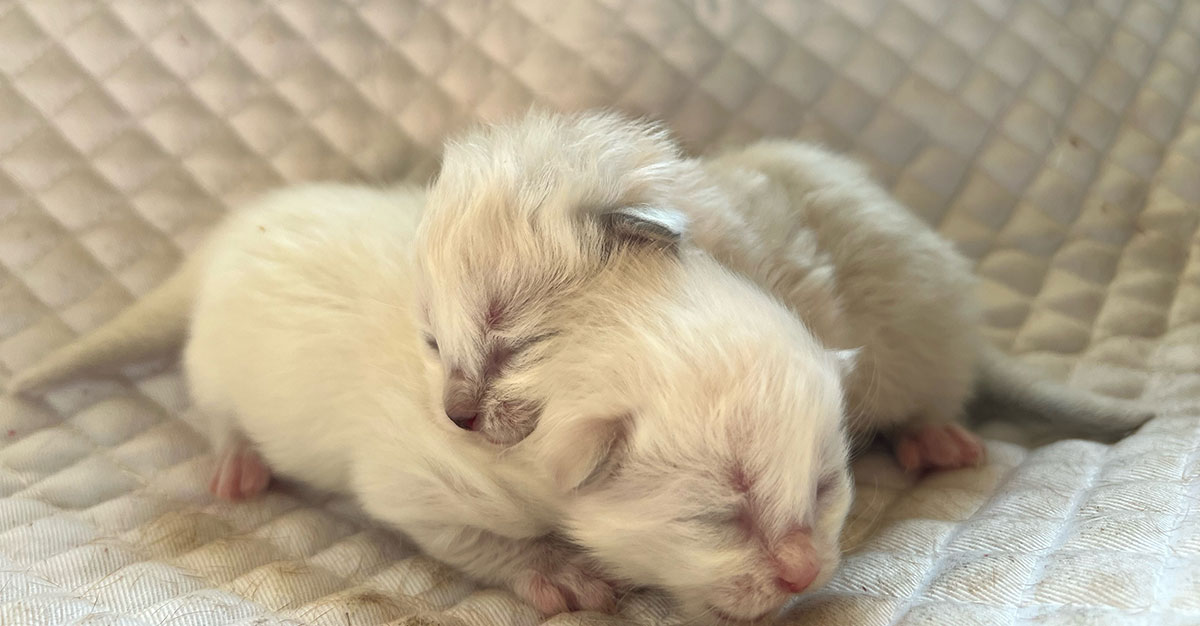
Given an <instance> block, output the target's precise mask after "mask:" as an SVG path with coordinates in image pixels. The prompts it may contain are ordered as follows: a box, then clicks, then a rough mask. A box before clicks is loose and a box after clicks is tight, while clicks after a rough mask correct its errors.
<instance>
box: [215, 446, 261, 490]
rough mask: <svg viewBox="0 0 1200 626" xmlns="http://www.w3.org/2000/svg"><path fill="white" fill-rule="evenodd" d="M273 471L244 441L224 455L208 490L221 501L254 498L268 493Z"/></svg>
mask: <svg viewBox="0 0 1200 626" xmlns="http://www.w3.org/2000/svg"><path fill="white" fill-rule="evenodd" d="M270 482H271V470H270V469H269V468H268V467H267V465H266V463H264V462H263V460H262V457H260V456H259V455H258V452H255V451H254V448H252V447H251V446H250V444H249V443H247V442H245V441H238V442H235V443H233V444H231V445H230V446H229V447H228V448H226V449H225V450H224V452H222V453H221V458H219V459H218V460H217V468H216V470H214V471H213V477H212V480H211V481H210V482H209V483H208V490H209V491H210V492H211V493H212V494H213V495H214V496H216V497H218V498H221V499H222V500H230V501H234V502H236V501H238V500H246V499H248V498H253V497H254V496H257V495H258V494H260V493H262V492H263V491H265V490H266V488H267V485H268V484H270Z"/></svg>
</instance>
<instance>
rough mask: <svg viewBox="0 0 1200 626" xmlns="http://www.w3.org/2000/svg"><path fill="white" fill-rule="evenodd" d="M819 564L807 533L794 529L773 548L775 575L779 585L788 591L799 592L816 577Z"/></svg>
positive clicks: (819, 567) (818, 571) (819, 569)
mask: <svg viewBox="0 0 1200 626" xmlns="http://www.w3.org/2000/svg"><path fill="white" fill-rule="evenodd" d="M820 573H821V564H820V563H818V561H817V551H816V549H814V548H813V545H812V539H810V538H809V536H808V533H807V532H805V531H802V530H796V531H792V532H790V533H788V534H787V535H786V536H784V538H783V539H782V540H780V542H779V544H778V547H777V548H776V549H775V575H776V576H777V579H776V580H777V582H778V583H779V587H780V588H781V589H783V590H784V591H787V592H790V593H800V592H801V591H804V590H805V589H808V586H809V585H811V584H812V582H813V581H814V580H816V579H817V575H818V574H820Z"/></svg>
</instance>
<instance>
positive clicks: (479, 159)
mask: <svg viewBox="0 0 1200 626" xmlns="http://www.w3.org/2000/svg"><path fill="white" fill-rule="evenodd" d="M563 131H564V127H563V126H562V124H561V122H560V121H559V120H557V119H556V118H550V117H547V118H531V120H530V123H526V124H522V125H519V126H514V127H508V128H504V127H501V128H496V129H491V130H485V131H481V133H479V134H477V135H471V136H468V137H466V138H465V139H463V140H461V141H459V142H457V143H451V144H449V145H448V146H447V149H446V155H445V159H444V165H443V169H442V171H441V173H440V175H439V178H438V180H437V181H436V183H435V184H434V185H433V186H432V188H431V189H430V192H429V197H428V202H427V208H426V211H425V215H424V217H423V219H422V222H421V227H420V229H419V231H418V235H417V241H416V251H417V254H416V257H417V268H418V272H417V282H418V295H419V300H420V306H421V311H422V314H423V315H422V322H423V326H424V331H423V332H424V337H423V340H424V343H425V345H426V356H427V357H428V361H429V362H428V365H429V371H430V372H431V377H432V380H431V381H430V384H431V386H432V387H433V388H434V389H435V390H437V391H438V393H439V394H440V396H441V398H442V405H443V408H444V409H445V413H446V416H447V420H449V421H451V422H453V423H455V424H456V425H458V426H460V427H462V428H467V429H470V430H474V431H478V432H479V433H480V434H481V435H482V436H484V437H485V438H486V439H488V440H489V441H492V442H494V443H497V444H511V443H514V442H516V441H519V440H521V439H522V438H524V437H525V436H526V435H528V434H529V432H530V431H531V430H532V429H533V428H534V426H535V425H536V423H537V420H538V415H539V413H540V411H541V407H542V405H543V404H544V398H543V397H540V395H539V392H537V391H536V390H535V389H533V387H535V386H536V384H535V382H536V380H535V378H536V377H533V376H532V375H531V374H530V370H531V368H532V367H533V366H534V365H536V364H537V363H539V362H540V361H541V360H542V359H543V357H544V355H545V351H544V347H545V342H546V341H547V339H549V338H551V337H553V336H555V335H556V334H558V333H559V332H560V331H561V330H562V328H563V327H571V326H572V325H574V324H575V321H573V320H572V319H571V315H572V313H571V307H572V305H570V302H571V299H572V295H573V294H574V293H575V292H576V291H578V290H579V289H581V288H583V286H584V285H586V284H587V283H589V282H590V281H592V280H593V279H594V278H595V277H596V276H597V275H598V274H600V273H602V272H604V271H607V270H609V269H611V268H612V267H613V266H614V263H612V261H613V259H614V258H618V257H619V258H623V259H626V260H629V258H630V257H631V256H636V257H641V256H643V255H642V254H640V253H641V252H643V251H646V250H645V249H647V248H654V249H655V250H657V252H658V253H661V252H663V251H665V250H666V249H668V248H670V247H671V246H672V245H673V243H672V242H673V241H674V240H676V239H677V238H678V237H679V236H680V234H681V229H682V220H681V219H680V217H679V214H678V213H676V212H674V211H670V210H662V209H660V208H659V207H663V206H667V205H668V204H669V203H667V202H666V198H665V197H659V196H661V195H662V194H663V190H661V189H659V185H658V183H660V182H664V181H677V180H679V179H681V178H683V179H686V176H682V177H681V176H679V173H678V172H672V171H669V170H664V169H663V168H662V167H660V164H661V163H662V162H663V161H664V160H671V159H675V146H674V145H673V144H672V143H670V142H669V141H667V140H666V137H665V135H663V134H662V133H661V132H659V131H657V130H655V129H652V128H650V127H648V126H645V125H634V126H631V125H630V123H629V122H628V121H626V120H623V119H620V118H616V117H610V116H601V117H595V118H581V119H580V125H579V126H578V127H576V128H574V129H573V130H572V132H571V133H569V135H570V136H564V134H563ZM602 135H614V136H619V137H620V138H621V139H620V140H619V141H614V142H606V143H602V144H595V143H593V142H592V141H591V139H592V138H594V137H596V136H602ZM593 148H598V151H597V150H594V149H593ZM578 180H584V181H586V182H585V184H582V185H576V184H574V183H573V181H578ZM672 184H674V183H672ZM648 190H653V191H654V192H655V193H654V194H648V193H647V191H648ZM656 194H657V195H656ZM667 195H669V194H667ZM631 246H632V247H635V248H637V249H638V253H639V254H637V255H631V254H630V248H631ZM645 256H647V257H652V256H659V254H657V253H655V252H653V251H650V254H648V255H645ZM564 303H565V304H564Z"/></svg>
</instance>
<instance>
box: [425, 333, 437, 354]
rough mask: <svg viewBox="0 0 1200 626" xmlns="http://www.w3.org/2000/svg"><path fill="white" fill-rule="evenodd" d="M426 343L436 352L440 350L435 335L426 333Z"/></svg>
mask: <svg viewBox="0 0 1200 626" xmlns="http://www.w3.org/2000/svg"><path fill="white" fill-rule="evenodd" d="M425 345H426V346H428V347H429V349H430V350H433V351H434V352H440V351H439V350H438V342H437V339H434V338H433V335H425Z"/></svg>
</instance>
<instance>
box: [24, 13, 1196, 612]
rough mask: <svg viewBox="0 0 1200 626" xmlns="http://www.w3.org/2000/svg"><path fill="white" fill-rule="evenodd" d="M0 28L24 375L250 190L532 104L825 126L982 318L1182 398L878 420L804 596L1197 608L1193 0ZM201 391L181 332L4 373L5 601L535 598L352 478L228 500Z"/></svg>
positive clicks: (330, 608)
mask: <svg viewBox="0 0 1200 626" xmlns="http://www.w3.org/2000/svg"><path fill="white" fill-rule="evenodd" d="M0 41H2V42H3V48H4V52H5V54H4V55H0V120H2V121H0V380H3V379H4V378H5V377H6V376H9V375H11V374H12V372H14V371H16V370H18V369H20V368H22V367H24V366H26V365H29V364H30V363H32V362H33V361H35V360H37V359H38V358H39V357H40V356H41V355H44V354H45V353H47V352H48V351H50V350H51V349H53V348H55V347H57V346H59V345H62V344H64V343H66V342H68V341H70V340H71V338H72V337H74V336H76V335H77V334H78V333H80V332H84V331H86V330H87V329H89V328H92V327H94V326H96V325H97V324H99V323H101V322H102V321H104V320H106V319H108V318H109V317H111V316H112V315H114V314H115V313H116V312H117V311H119V310H120V309H121V308H122V307H124V306H125V305H127V304H128V303H129V302H131V301H132V300H133V299H134V298H136V296H137V295H139V294H142V293H145V292H146V291H147V290H149V289H150V288H151V287H153V286H154V285H155V284H157V283H158V282H159V281H161V280H162V279H163V278H164V277H165V276H167V275H168V274H169V273H170V271H171V270H172V268H173V267H174V266H175V265H176V264H177V263H178V262H179V259H180V258H182V257H183V256H184V255H185V254H186V253H187V252H188V251H189V250H190V249H192V247H193V246H194V245H195V244H196V242H197V241H199V240H200V239H201V238H202V237H203V235H204V233H205V232H206V231H207V229H208V228H209V227H210V226H211V225H212V224H213V223H214V222H215V221H216V220H217V219H218V218H219V217H220V215H221V214H222V213H223V212H225V211H230V210H236V208H237V206H238V205H239V203H241V202H243V201H245V200H246V199H248V198H249V197H252V196H253V195H254V194H256V193H259V192H261V191H263V190H266V189H268V188H271V187H275V186H279V185H282V184H287V183H293V182H302V181H311V180H320V179H337V180H348V181H359V182H363V183H380V182H385V181H390V180H395V179H411V180H417V181H422V180H425V179H427V178H428V177H429V176H430V175H431V174H432V173H433V172H435V171H436V167H437V162H438V153H439V145H440V142H441V141H442V139H443V138H444V137H445V136H447V135H448V134H450V133H453V132H455V131H457V130H459V129H461V128H463V127H464V126H466V125H468V124H470V123H473V122H476V121H479V120H495V119H499V118H503V117H506V116H510V115H513V114H517V113H519V112H521V111H523V110H524V109H525V108H526V107H528V106H529V105H530V104H535V103H536V104H540V105H544V106H550V107H557V108H581V107H589V106H616V107H619V108H622V109H624V110H627V111H630V112H633V113H637V114H649V115H653V116H654V117H658V118H661V119H663V120H664V121H666V122H667V123H668V124H670V126H671V127H672V128H673V129H675V130H676V131H677V132H678V133H679V135H680V138H681V140H682V141H683V142H684V144H685V145H686V146H687V147H688V148H689V149H691V150H694V151H704V150H709V149H713V148H716V147H718V146H720V145H724V144H728V143H736V142H743V141H748V140H752V139H754V138H757V137H760V136H764V135H782V136H791V137H798V138H803V139H810V140H817V141H821V142H824V143H826V144H828V145H830V146H832V147H834V148H837V149H839V150H844V151H847V152H849V153H852V154H854V155H855V156H856V157H858V158H860V159H862V160H863V161H864V163H866V164H867V165H868V166H869V167H870V168H871V169H872V171H873V172H874V174H875V175H876V176H877V177H878V178H879V179H880V180H881V181H883V182H884V183H885V184H886V185H887V186H889V187H890V188H891V189H892V190H893V192H894V193H895V194H896V195H897V196H898V197H899V198H900V199H902V200H903V201H904V202H906V203H907V204H908V205H909V206H910V207H911V208H912V209H913V210H914V211H915V212H916V213H917V214H918V215H920V216H922V217H923V218H924V219H926V220H928V221H929V222H930V223H931V224H932V225H934V226H935V227H936V228H938V229H939V230H940V231H941V232H942V233H943V234H945V235H946V236H947V237H949V238H950V239H952V240H953V241H955V242H956V243H957V244H958V246H959V248H960V249H961V250H962V251H963V253H964V254H966V255H967V256H968V257H969V258H970V259H972V260H973V261H974V262H975V263H976V269H977V272H978V274H979V276H980V279H981V284H980V292H981V296H982V298H983V301H984V304H985V312H986V320H987V324H988V328H987V332H988V335H989V337H990V338H991V339H993V340H994V341H995V342H997V343H998V344H999V345H1000V346H1002V347H1004V348H1006V349H1009V350H1011V351H1013V352H1015V353H1018V354H1020V355H1022V356H1023V357H1024V358H1026V359H1028V360H1029V362H1030V363H1031V364H1033V365H1036V366H1038V367H1041V368H1043V369H1044V370H1045V371H1046V372H1047V373H1048V375H1050V376H1053V377H1055V378H1058V379H1060V380H1063V381H1065V382H1068V383H1070V384H1073V385H1078V386H1081V387H1085V388H1090V389H1095V390H1097V391H1100V392H1103V393H1109V394H1113V395H1116V396H1121V397H1128V398H1143V399H1145V400H1148V401H1151V402H1153V403H1155V404H1156V405H1157V406H1158V407H1160V416H1159V417H1158V418H1156V419H1155V420H1154V421H1153V422H1151V423H1150V424H1148V425H1147V426H1146V427H1145V428H1143V429H1142V430H1141V431H1140V432H1138V433H1137V434H1135V435H1133V436H1132V437H1130V438H1128V439H1126V440H1124V441H1122V442H1120V443H1118V444H1115V445H1112V446H1107V445H1103V444H1098V443H1093V442H1080V441H1062V442H1057V443H1053V444H1051V445H1048V446H1044V447H1035V446H1034V445H1033V443H1035V442H1034V441H1032V440H1031V439H1029V438H1027V437H1024V436H1023V433H1020V432H1018V429H1014V428H1013V427H1011V426H1005V425H1001V424H997V425H992V426H991V427H990V430H989V431H988V432H989V433H990V434H991V435H993V436H994V438H993V439H992V440H990V441H989V458H990V463H989V464H988V465H987V466H985V467H981V468H978V469H975V470H970V471H962V472H956V473H952V474H943V475H934V476H930V477H927V478H925V479H923V480H920V481H915V480H913V479H911V478H907V477H905V476H903V475H902V474H900V473H899V471H898V470H897V468H896V467H895V465H894V463H893V462H892V461H891V460H890V459H889V458H888V457H887V456H886V455H883V454H880V453H871V454H868V455H866V456H864V457H863V458H861V459H859V460H858V461H857V462H856V476H857V489H858V498H857V500H856V502H855V504H854V509H853V513H852V519H851V522H850V524H849V525H848V527H847V529H846V535H845V544H846V548H847V558H846V561H845V564H844V566H843V567H842V569H841V571H840V572H839V573H838V574H837V575H836V577H835V578H834V580H833V581H832V582H831V583H830V584H829V586H828V587H827V588H826V589H824V590H822V591H820V592H817V593H813V594H810V595H807V596H804V597H802V598H800V599H799V600H798V601H797V606H796V607H795V611H794V612H793V614H792V615H791V617H789V618H788V620H787V623H792V624H881V625H882V624H889V625H891V624H905V625H909V624H912V625H915V624H928V623H938V624H1004V625H1006V624H1033V623H1037V624H1081V623H1097V624H1099V623H1103V624H1123V625H1133V624H1197V623H1200V601H1198V600H1197V598H1200V507H1198V506H1197V504H1196V503H1197V502H1200V418H1197V415H1198V414H1200V413H1198V412H1200V374H1198V373H1197V371H1198V370H1200V347H1198V346H1200V343H1198V341H1200V326H1198V325H1200V261H1198V260H1197V255H1196V254H1195V252H1196V251H1197V250H1198V249H1200V248H1198V247H1197V246H1198V245H1200V244H1198V243H1197V242H1198V240H1197V235H1196V231H1197V226H1198V225H1200V183H1198V182H1197V181H1198V180H1200V178H1198V177H1197V172H1200V82H1198V77H1200V3H1196V2H1191V1H1189V0H1102V1H1091V0H1029V1H1027V2H1017V3H1014V2H1001V1H998V0H961V1H959V2H949V1H944V0H853V1H848V2H847V1H841V0H812V1H809V2H793V1H791V0H755V1H753V2H736V1H733V0H720V1H712V2H688V1H685V0H662V1H656V2H639V1H635V0H575V1H572V2H561V1H558V2H555V1H553V0H498V1H496V2H490V3H478V2H470V1H466V0H449V1H444V2H431V1H429V0H329V1H318V0H298V1H289V2H254V1H252V0H201V1H198V2H184V1H182V0H161V1H159V2H155V3H145V2H141V1H139V0H105V1H101V0H97V1H90V2H76V1H71V0H4V1H2V2H0ZM181 418H183V419H181ZM186 418H187V400H186V394H185V393H184V391H183V386H182V383H181V381H180V379H179V376H178V373H177V371H175V370H173V369H168V370H166V371H159V370H145V369H143V370H139V371H134V370H130V372H129V376H128V377H127V380H126V381H122V382H114V381H77V382H74V383H71V384H67V385H63V386H62V387H60V388H58V389H56V390H54V391H52V392H50V393H49V394H47V395H46V396H45V397H44V398H41V399H37V400H18V399H14V398H11V397H3V398H0V623H2V624H83V623H103V624H119V625H122V626H149V625H152V624H171V625H185V624H242V625H250V624H254V625H264V624H331V625H338V626H346V625H347V624H354V625H358V624H363V625H367V624H372V625H373V624H389V625H400V624H441V625H447V626H462V625H491V624H509V623H512V624H531V625H532V624H538V623H541V622H542V621H544V620H542V619H541V618H540V617H539V616H538V615H537V614H536V613H535V612H534V611H533V610H532V609H531V608H529V607H527V606H524V605H523V604H521V603H520V602H519V601H517V600H516V599H515V598H514V597H512V596H511V595H510V594H508V593H506V592H502V591H497V590H489V589H480V588H477V587H476V586H474V585H472V584H471V583H470V582H469V581H467V580H466V579H465V578H463V577H462V576H461V575H460V574H458V573H457V572H455V571H453V570H451V569H449V568H447V567H445V566H443V565H441V564H439V563H437V562H435V561H433V560H431V559H428V558H426V557H423V556H421V555H420V554H419V553H418V552H417V551H416V550H415V548H413V546H412V545H411V544H410V543H409V542H407V541H406V540H405V539H404V538H403V536H401V535H398V534H396V533H392V532H389V531H386V530H382V529H379V528H376V527H374V526H373V525H372V524H370V523H369V521H367V520H365V519H364V518H363V517H362V516H361V514H359V513H358V512H357V511H356V510H355V508H354V507H353V506H352V505H351V504H349V503H347V502H345V501H343V500H339V499H332V500H329V499H323V498H319V497H316V496H314V495H312V494H308V493H306V492H305V491H304V490H303V489H301V488H299V487H297V486H284V487H283V488H280V489H272V491H271V492H270V493H269V494H268V495H267V496H266V497H265V498H263V499H261V500H259V501H255V502H250V503H245V504H239V505H229V504H225V503H219V502H215V501H213V500H212V499H211V498H210V497H209V496H208V494H207V493H206V491H205V487H206V485H207V472H208V470H209V467H210V463H211V461H212V459H211V455H210V453H209V451H208V450H207V449H206V447H205V444H204V443H203V441H202V440H201V439H200V438H199V437H198V436H197V435H195V434H194V433H193V432H191V431H190V430H189V429H188V427H187V426H186V423H185V421H184V420H185V419H186ZM682 566H686V564H681V567H682ZM593 620H594V621H593ZM666 622H669V612H668V608H667V607H666V605H665V604H664V603H663V601H662V600H661V598H657V597H655V596H654V595H653V594H636V595H634V596H631V597H629V598H627V599H626V601H625V602H624V604H623V605H622V610H621V614H620V616H618V617H616V618H611V619H605V618H599V617H596V616H591V617H585V616H559V617H556V618H553V619H551V620H549V623H554V624H577V623H632V624H658V623H666Z"/></svg>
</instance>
